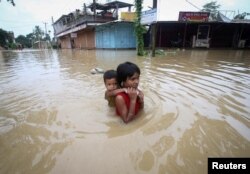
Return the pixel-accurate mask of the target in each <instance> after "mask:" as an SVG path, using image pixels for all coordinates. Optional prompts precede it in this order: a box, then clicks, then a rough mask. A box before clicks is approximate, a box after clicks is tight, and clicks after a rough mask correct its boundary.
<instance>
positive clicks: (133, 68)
mask: <svg viewBox="0 0 250 174" xmlns="http://www.w3.org/2000/svg"><path fill="white" fill-rule="evenodd" d="M135 73H137V74H139V75H140V74H141V71H140V68H139V67H138V66H137V65H136V64H134V63H132V62H125V63H122V64H120V65H118V67H117V82H118V84H119V86H120V87H121V84H122V82H124V81H126V80H127V78H128V77H132V76H133V75H134V74H135Z"/></svg>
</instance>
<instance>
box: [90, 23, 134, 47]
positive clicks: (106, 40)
mask: <svg viewBox="0 0 250 174" xmlns="http://www.w3.org/2000/svg"><path fill="white" fill-rule="evenodd" d="M95 32H96V33H95V36H96V37H95V42H96V48H111V49H116V48H118V49H119V48H123V49H126V48H136V37H135V32H134V24H133V23H130V22H112V23H108V24H104V25H99V26H96V30H95Z"/></svg>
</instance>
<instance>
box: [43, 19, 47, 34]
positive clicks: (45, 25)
mask: <svg viewBox="0 0 250 174" xmlns="http://www.w3.org/2000/svg"><path fill="white" fill-rule="evenodd" d="M43 23H44V27H45V36H47V22H43Z"/></svg>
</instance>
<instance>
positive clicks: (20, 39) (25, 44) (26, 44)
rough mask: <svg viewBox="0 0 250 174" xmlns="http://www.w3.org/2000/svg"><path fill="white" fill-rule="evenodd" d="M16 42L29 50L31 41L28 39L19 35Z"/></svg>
mask: <svg viewBox="0 0 250 174" xmlns="http://www.w3.org/2000/svg"><path fill="white" fill-rule="evenodd" d="M16 42H17V43H19V44H21V45H23V47H28V48H30V47H31V42H32V40H30V39H29V38H27V37H25V36H23V35H19V36H18V37H17V38H16Z"/></svg>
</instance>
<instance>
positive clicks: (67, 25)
mask: <svg viewBox="0 0 250 174" xmlns="http://www.w3.org/2000/svg"><path fill="white" fill-rule="evenodd" d="M131 6H133V5H132V4H128V3H124V2H120V1H112V2H109V3H106V4H100V3H95V4H94V3H92V4H90V5H89V6H86V5H84V8H83V10H82V11H81V10H76V11H75V12H72V13H69V14H68V15H62V16H61V17H60V18H59V19H58V20H57V21H55V22H54V23H53V27H54V34H55V37H56V38H57V40H58V44H59V46H60V47H61V48H63V49H65V48H68V49H73V48H80V49H94V48H96V35H95V34H96V32H95V29H96V26H99V25H101V24H104V23H106V22H111V21H115V20H117V19H118V9H119V8H125V7H128V10H129V11H130V8H131Z"/></svg>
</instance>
